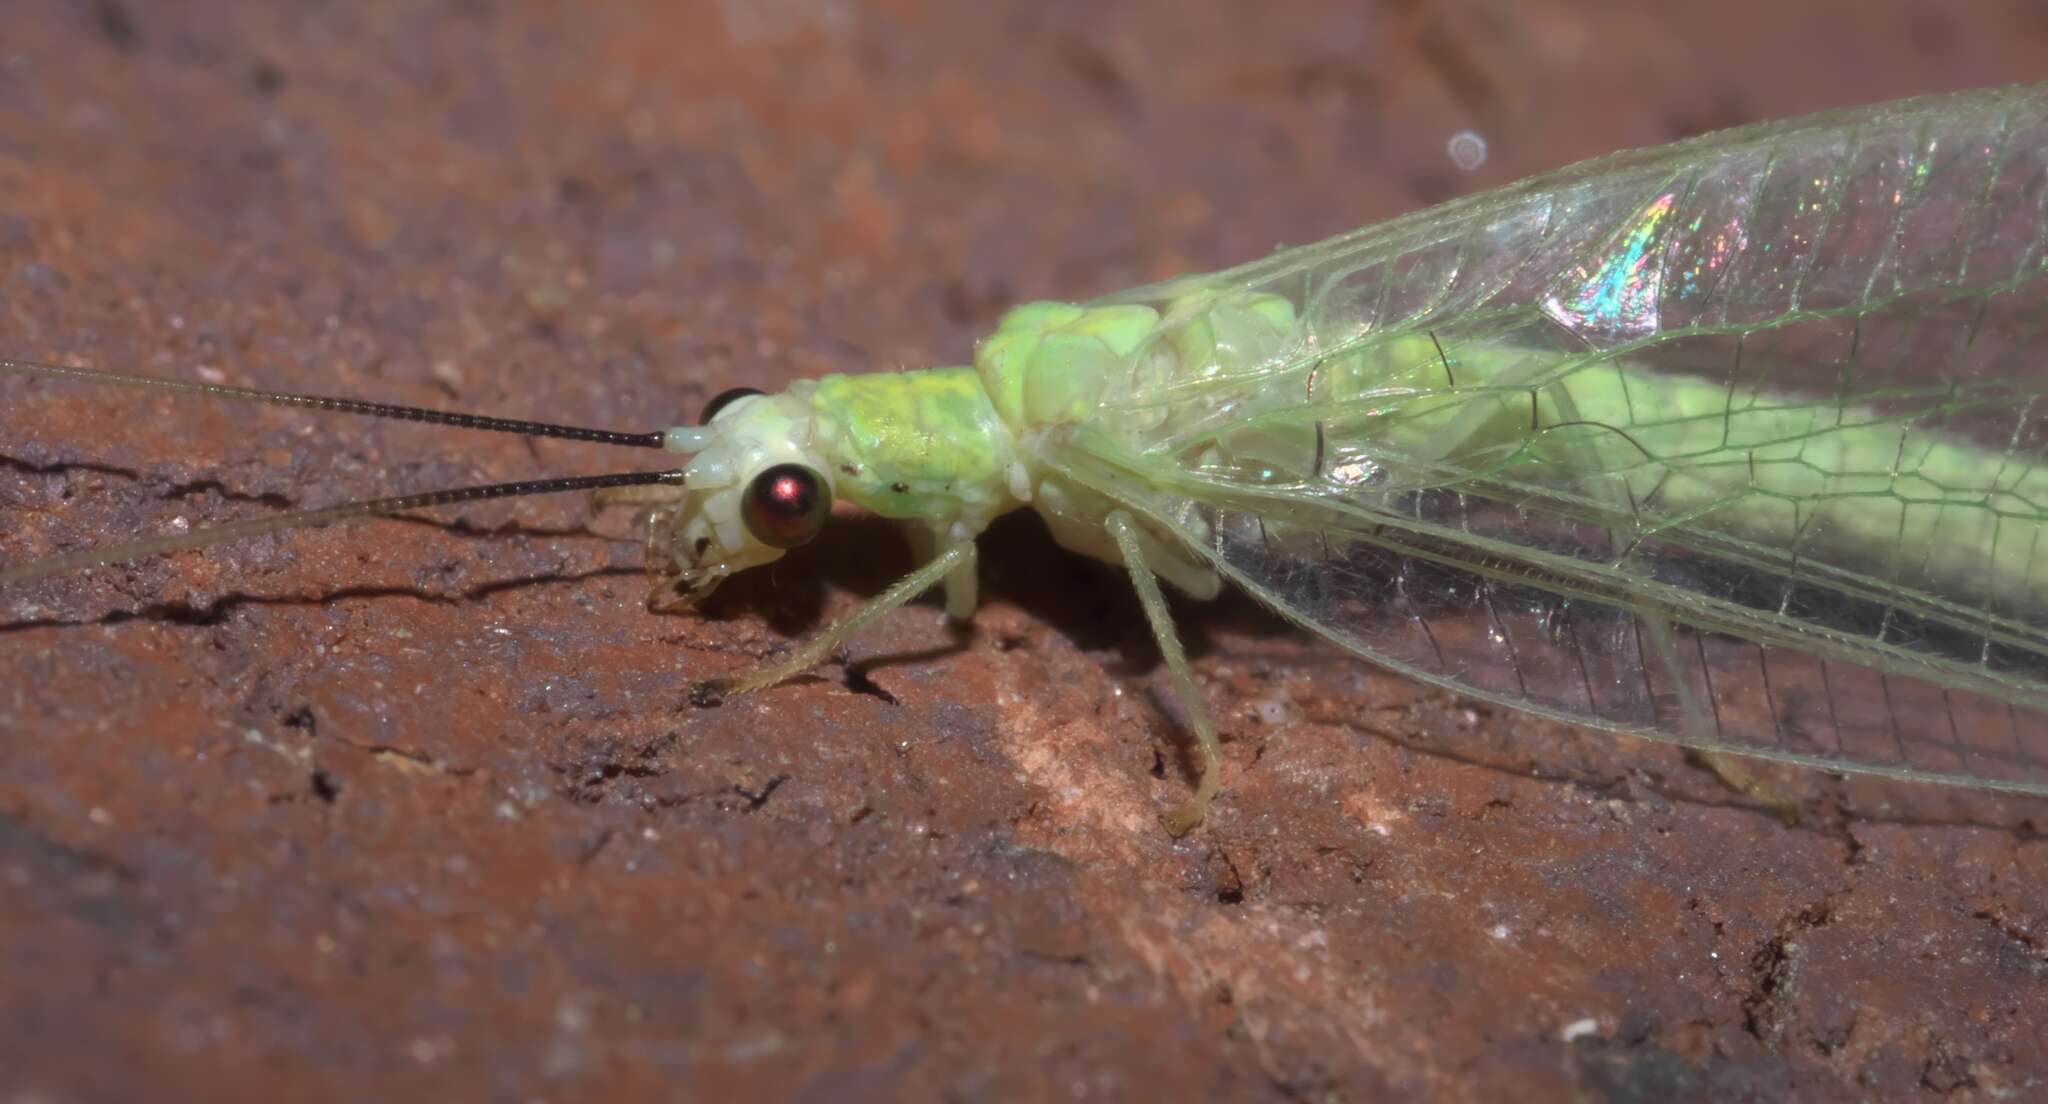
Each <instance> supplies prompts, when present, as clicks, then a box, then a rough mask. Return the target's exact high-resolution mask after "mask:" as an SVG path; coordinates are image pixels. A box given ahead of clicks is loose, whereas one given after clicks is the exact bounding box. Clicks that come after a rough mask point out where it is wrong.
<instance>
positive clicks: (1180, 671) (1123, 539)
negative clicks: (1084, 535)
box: [1103, 510, 1223, 839]
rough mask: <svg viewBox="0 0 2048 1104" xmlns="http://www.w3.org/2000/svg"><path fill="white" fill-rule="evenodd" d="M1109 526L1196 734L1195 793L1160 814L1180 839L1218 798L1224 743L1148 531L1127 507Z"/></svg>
mask: <svg viewBox="0 0 2048 1104" xmlns="http://www.w3.org/2000/svg"><path fill="white" fill-rule="evenodd" d="M1103 527H1104V528H1106V529H1108V530H1109V535H1110V536H1111V537H1112V538H1114V539H1115V540H1116V544H1117V549H1118V551H1120V552H1121V553H1122V554H1123V558H1124V567H1125V568H1126V569H1127V570H1129V572H1130V574H1131V585H1132V586H1133V587H1135V588H1137V591H1138V604H1139V605H1141V606H1143V607H1144V609H1145V620H1146V621H1148V622H1150V623H1151V626H1152V636H1153V639H1154V640H1156V641H1157V642H1158V644H1159V654H1160V658H1162V659H1164V660H1165V661H1166V668H1167V670H1168V671H1170V672H1172V674H1173V680H1174V684H1175V686H1176V688H1177V689H1178V690H1179V692H1180V699H1181V705H1182V707H1183V708H1185V709H1186V710H1187V716H1188V727H1189V728H1190V729H1191V730H1193V733H1194V737H1195V748H1196V753H1197V756H1198V758H1199V761H1200V762H1199V766H1198V770H1199V771H1200V775H1199V777H1198V778H1197V779H1196V781H1195V792H1194V795H1193V796H1192V797H1190V798H1188V799H1187V800H1186V801H1184V802H1182V803H1181V804H1180V805H1178V806H1176V807H1174V808H1173V809H1172V810H1171V811H1169V812H1167V813H1166V814H1165V815H1164V816H1162V817H1160V818H1159V820H1160V823H1161V824H1162V825H1164V826H1165V828H1166V831H1167V834H1168V835H1171V836H1173V837H1174V838H1176V839H1178V838H1179V837H1181V836H1184V835H1186V834H1188V833H1189V832H1191V831H1193V830H1194V829H1195V828H1197V827H1199V826H1200V825H1201V823H1202V821H1203V820H1205V819H1207V818H1208V816H1209V803H1210V802H1211V801H1213V800H1214V799H1215V797H1216V791H1217V790H1218V789H1219V788H1220V787H1221V785H1222V777H1221V768H1222V763H1223V750H1222V745H1221V744H1220V743H1219V742H1218V740H1217V739H1216V726H1215V724H1214V723H1213V722H1212V721H1211V720H1210V719H1209V705H1208V703H1207V702H1206V701H1204V700H1203V699H1202V695H1201V692H1200V691H1199V690H1197V689H1196V688H1195V676H1194V673H1193V672H1192V671H1190V670H1189V669H1188V657H1187V653H1185V652H1183V651H1182V650H1181V646H1180V637H1179V636H1178V635H1177V634H1176V633H1175V632H1174V629H1173V615H1172V614H1171V612H1169V611H1168V610H1167V608H1166V596H1165V595H1163V594H1161V593H1160V592H1159V580H1158V579H1157V578H1155V577H1154V576H1153V574H1152V569H1151V568H1150V567H1149V566H1147V564H1146V560H1145V541H1146V536H1145V533H1144V530H1142V529H1140V528H1139V527H1138V523H1137V522H1136V521H1135V520H1133V519H1132V518H1131V516H1130V515H1129V514H1127V513H1125V512H1124V511H1122V510H1117V511H1115V512H1113V513H1111V514H1110V515H1109V516H1108V517H1107V518H1104V519H1103Z"/></svg>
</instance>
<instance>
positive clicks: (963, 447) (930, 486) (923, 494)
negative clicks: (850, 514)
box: [811, 368, 1017, 521]
mask: <svg viewBox="0 0 2048 1104" xmlns="http://www.w3.org/2000/svg"><path fill="white" fill-rule="evenodd" d="M811 403H812V407H813V410H814V411H815V414H816V418H817V422H816V427H817V428H816V433H817V436H816V439H815V445H816V447H817V449H818V450H819V452H820V454H821V456H822V457H823V458H824V459H825V460H826V461H827V463H829V464H830V465H831V468H832V470H831V472H830V473H829V477H830V479H831V480H832V483H833V486H834V488H835V489H836V491H837V493H838V495H839V496H840V497H842V498H844V499H846V500H848V501H850V502H853V503H855V504H856V505H859V506H861V507H863V508H865V509H868V510H871V511H873V512H875V513H877V514H880V515H882V516H883V517H893V518H920V519H925V520H930V521H947V520H952V519H956V518H961V517H981V518H987V517H991V516H994V515H995V514H998V513H1001V512H1003V511H1004V510H1006V509H1008V508H1009V507H1010V506H1011V505H1014V501H1015V499H1014V495H1013V493H1012V489H1011V488H1012V485H1013V480H1012V469H1013V468H1015V466H1016V464H1017V459H1016V453H1015V449H1014V447H1013V445H1012V436H1011V433H1010V431H1009V429H1008V428H1007V427H1005V426H1004V424H1003V421H1002V419H1001V418H1000V417H999V416H998V415H997V413H996V409H995V407H994V406H993V405H992V404H991V403H990V402H989V397H988V392H986V391H985V390H983V389H982V386H981V378H980V377H979V376H978V375H977V374H976V373H975V371H974V369H972V368H928V369H925V370H922V371H914V372H882V373H876V374H873V375H859V376H847V375H840V376H826V377H825V378H823V379H821V380H819V381H818V387H817V390H816V391H815V392H813V393H812V396H811Z"/></svg>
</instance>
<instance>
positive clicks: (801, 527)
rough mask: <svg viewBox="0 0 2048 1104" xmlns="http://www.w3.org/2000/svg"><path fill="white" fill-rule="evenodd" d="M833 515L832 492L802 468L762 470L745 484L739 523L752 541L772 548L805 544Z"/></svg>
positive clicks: (785, 466) (776, 467)
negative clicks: (752, 538)
mask: <svg viewBox="0 0 2048 1104" xmlns="http://www.w3.org/2000/svg"><path fill="white" fill-rule="evenodd" d="M831 514H832V491H831V489H830V488H829V487H827V486H825V481H824V479H822V478H820V477H819V475H818V473H817V472H814V471H812V470H811V469H809V468H807V467H804V466H803V465H802V464H777V465H775V466H774V467H772V468H766V469H763V470H762V471H761V472H760V474H758V475H756V476H754V479H753V482H751V483H748V484H747V493H746V498H745V499H744V500H742V501H741V503H740V520H741V521H744V522H746V523H747V531H748V532H750V533H752V534H754V539H755V540H758V541H760V542H761V543H762V544H765V545H769V546H771V547H774V548H795V547H796V546H797V545H800V544H808V543H810V540H811V538H812V537H815V536H817V535H818V530H820V529H823V528H824V527H825V519H826V518H827V517H829V516H831Z"/></svg>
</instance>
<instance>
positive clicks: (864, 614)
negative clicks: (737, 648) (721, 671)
mask: <svg viewBox="0 0 2048 1104" xmlns="http://www.w3.org/2000/svg"><path fill="white" fill-rule="evenodd" d="M974 562H975V556H974V541H973V540H972V539H968V540H961V541H955V542H954V543H952V544H950V545H947V546H946V547H945V548H944V549H942V550H941V551H940V552H939V554H938V555H936V556H934V557H932V558H931V559H930V560H929V561H928V562H926V563H925V564H924V566H922V567H919V568H918V569H917V570H916V571H913V572H911V573H910V574H908V575H906V576H904V577H903V578H902V579H901V580H899V581H898V582H897V583H896V585H894V586H892V587H890V588H889V589H888V590H885V591H883V592H882V593H881V594H879V595H877V596H876V597H875V598H873V599H870V600H869V601H868V603H867V604H866V605H864V606H862V607H861V608H859V609H857V610H855V611H853V613H852V615H851V616H848V617H846V618H845V619H843V620H841V621H838V622H836V623H834V624H832V625H831V626H829V627H827V628H826V629H825V631H824V632H821V633H819V634H818V635H816V636H814V637H812V638H811V639H809V640H807V641H805V642H804V644H803V645H802V646H801V647H799V648H797V650H796V651H794V652H791V653H790V654H789V656H788V658H786V659H784V660H783V661H782V662H780V663H775V664H770V665H768V666H766V667H763V668H761V669H760V670H758V671H755V672H754V673H752V674H750V675H746V676H744V677H741V678H716V679H705V680H703V681H701V682H698V683H695V684H693V685H691V687H690V701H691V702H693V703H695V704H697V705H716V704H718V703H719V702H720V701H723V700H725V699H726V698H729V697H732V696H733V695H735V694H747V693H752V692H753V691H755V690H765V689H767V688H768V687H770V686H774V685H776V684H777V683H782V682H787V681H788V680H790V679H792V678H795V677H796V676H798V675H801V674H803V673H804V672H805V671H808V670H810V669H811V668H813V667H815V666H817V665H818V664H819V663H820V662H822V661H823V660H824V659H825V657H826V656H829V655H831V654H832V652H833V651H834V650H835V649H837V648H838V647H839V646H840V645H841V644H844V643H846V641H847V640H849V639H850V638H852V636H853V635H854V634H855V633H858V632H859V631H861V630H862V629H864V628H866V627H867V626H868V625H869V624H870V623H871V622H873V621H874V620H875V618H877V617H880V616H882V615H883V614H885V613H887V612H889V611H890V610H892V609H895V608H896V607H897V606H900V605H902V604H904V603H905V602H909V601H912V600H914V599H915V598H917V596H918V595H920V594H923V593H924V592H925V591H927V590H930V589H931V588H932V587H934V586H937V585H938V582H939V580H941V579H944V578H946V576H947V575H948V574H949V573H951V572H953V571H955V570H957V569H959V568H960V567H961V566H962V565H967V566H969V567H971V566H972V565H973V564H974Z"/></svg>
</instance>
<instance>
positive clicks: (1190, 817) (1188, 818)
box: [1159, 798, 1209, 839]
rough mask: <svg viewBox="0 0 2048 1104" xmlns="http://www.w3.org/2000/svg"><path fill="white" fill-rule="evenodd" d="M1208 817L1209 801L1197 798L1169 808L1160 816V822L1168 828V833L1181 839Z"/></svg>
mask: <svg viewBox="0 0 2048 1104" xmlns="http://www.w3.org/2000/svg"><path fill="white" fill-rule="evenodd" d="M1208 818H1209V803H1208V802H1207V801H1204V800H1202V799H1200V798H1195V799H1192V800H1189V801H1185V802H1182V803H1181V804H1179V805H1176V806H1174V807H1173V808H1172V809H1169V810H1168V811H1167V812H1165V813H1164V814H1162V815H1161V816H1160V818H1159V823H1160V825H1161V826H1162V827H1164V828H1165V829H1166V834H1167V835H1169V836H1172V837H1173V838H1174V839H1179V838H1181V837H1182V836H1185V835H1187V834H1188V833H1189V832H1192V831H1194V830H1195V829H1197V828H1199V827H1201V826H1202V822H1203V821H1204V820H1207V819H1208Z"/></svg>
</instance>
